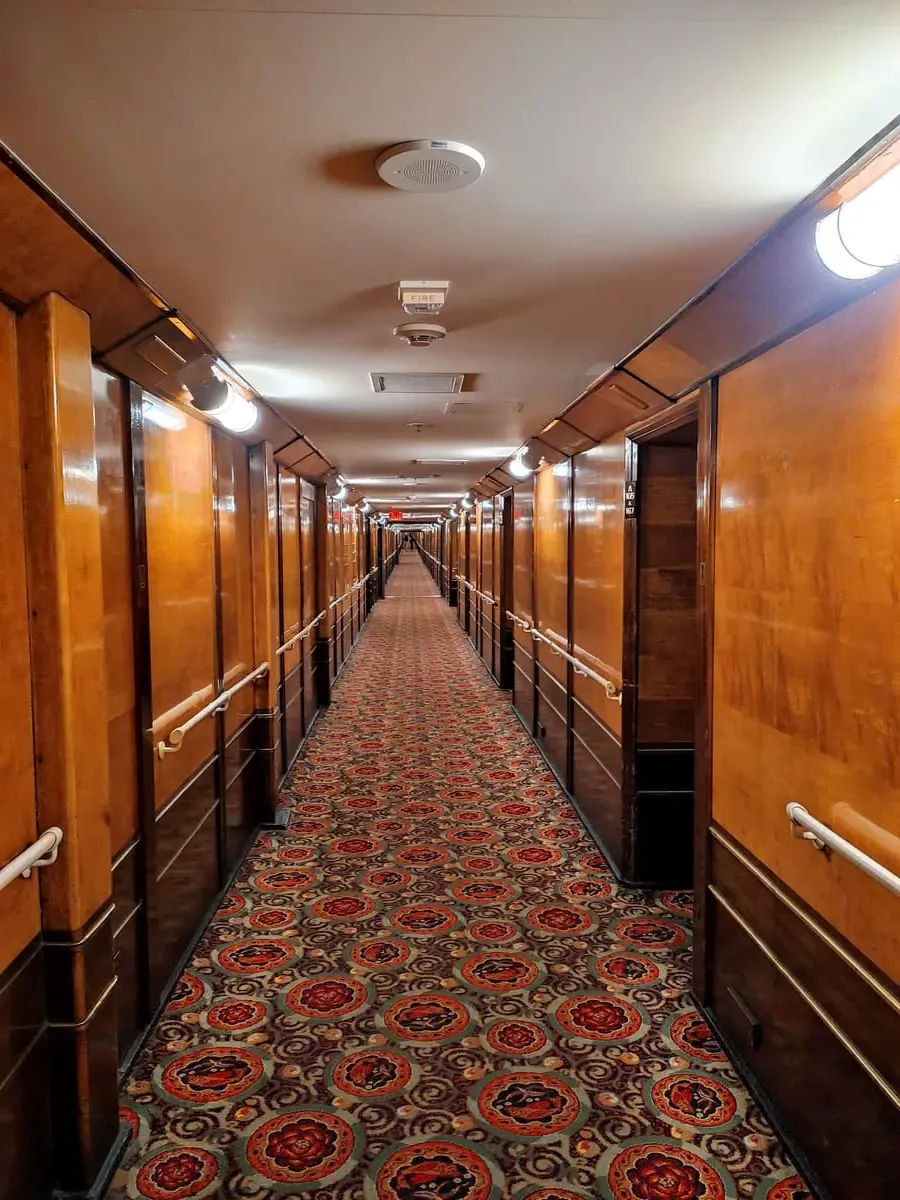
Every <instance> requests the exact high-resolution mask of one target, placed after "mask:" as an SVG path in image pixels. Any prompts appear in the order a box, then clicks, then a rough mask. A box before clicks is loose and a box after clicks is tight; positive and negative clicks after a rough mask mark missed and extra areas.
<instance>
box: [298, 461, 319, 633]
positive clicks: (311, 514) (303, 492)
mask: <svg viewBox="0 0 900 1200" xmlns="http://www.w3.org/2000/svg"><path fill="white" fill-rule="evenodd" d="M300 573H301V587H300V592H301V599H302V601H303V624H304V625H308V624H309V623H310V621H312V620H313V619H314V618H315V617H316V616H317V613H318V610H317V609H316V489H315V488H314V487H313V485H312V484H311V483H307V482H306V480H305V479H303V480H301V481H300ZM313 636H314V635H313ZM307 645H311V642H307Z"/></svg>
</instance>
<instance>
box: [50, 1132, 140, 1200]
mask: <svg viewBox="0 0 900 1200" xmlns="http://www.w3.org/2000/svg"><path fill="white" fill-rule="evenodd" d="M131 1134H132V1130H131V1127H130V1126H129V1125H120V1126H119V1132H118V1133H117V1134H116V1140H115V1141H114V1142H113V1144H112V1145H111V1146H110V1148H109V1153H108V1154H107V1156H106V1158H105V1159H104V1160H103V1166H102V1167H101V1168H100V1170H99V1171H98V1172H97V1177H96V1179H95V1180H94V1182H93V1183H92V1184H91V1186H90V1187H89V1188H88V1190H87V1191H86V1192H54V1193H53V1194H54V1196H55V1197H58V1198H59V1200H103V1197H104V1196H105V1195H106V1193H107V1190H108V1188H109V1185H110V1183H111V1182H112V1177H113V1175H115V1173H116V1171H117V1169H118V1166H119V1163H120V1162H121V1161H122V1156H123V1155H124V1154H125V1151H126V1150H127V1149H128V1143H129V1142H130V1141H131Z"/></svg>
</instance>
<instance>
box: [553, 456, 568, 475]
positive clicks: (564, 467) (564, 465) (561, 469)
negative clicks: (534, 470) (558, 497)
mask: <svg viewBox="0 0 900 1200" xmlns="http://www.w3.org/2000/svg"><path fill="white" fill-rule="evenodd" d="M553 474H554V475H555V476H556V478H557V479H567V478H568V476H569V460H568V459H567V458H564V459H563V460H562V462H558V463H557V464H556V466H555V467H554V468H553Z"/></svg>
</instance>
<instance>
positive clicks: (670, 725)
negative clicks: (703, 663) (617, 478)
mask: <svg viewBox="0 0 900 1200" xmlns="http://www.w3.org/2000/svg"><path fill="white" fill-rule="evenodd" d="M693 428H696V427H693ZM638 495H639V506H638V518H637V519H638V527H639V532H638V595H637V621H638V678H637V683H638V699H637V737H638V741H639V742H665V743H672V742H685V743H692V742H693V740H694V720H695V705H696V700H697V695H698V692H699V667H700V653H699V626H698V619H697V611H698V610H697V448H696V441H695V443H694V445H692V446H671V445H661V444H659V443H657V442H648V443H646V444H645V445H644V446H642V447H641V452H640V478H639V491H638Z"/></svg>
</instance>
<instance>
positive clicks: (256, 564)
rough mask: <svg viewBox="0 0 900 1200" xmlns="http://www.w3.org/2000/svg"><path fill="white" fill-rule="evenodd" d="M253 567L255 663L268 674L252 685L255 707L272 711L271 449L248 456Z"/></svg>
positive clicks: (274, 543) (274, 493) (275, 627)
mask: <svg viewBox="0 0 900 1200" xmlns="http://www.w3.org/2000/svg"><path fill="white" fill-rule="evenodd" d="M248 467H249V484H250V517H251V546H250V549H251V555H252V565H253V588H252V591H253V644H254V656H253V658H254V663H263V662H267V663H268V664H269V667H270V670H269V674H268V675H265V676H263V678H262V679H261V680H259V681H258V683H256V684H255V685H254V693H255V695H256V701H257V706H258V707H259V708H260V709H264V710H267V711H271V710H272V709H273V708H274V707H275V704H276V695H277V692H276V688H277V685H278V680H279V678H280V672H279V670H278V669H277V667H276V663H277V661H278V658H277V655H276V654H275V651H276V650H277V648H278V646H279V645H280V641H279V637H278V631H279V617H278V523H277V512H278V480H277V475H276V467H275V460H274V457H273V454H272V447H271V445H270V444H269V443H268V442H261V443H260V444H259V445H256V446H252V447H251V448H250V451H249V456H248Z"/></svg>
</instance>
